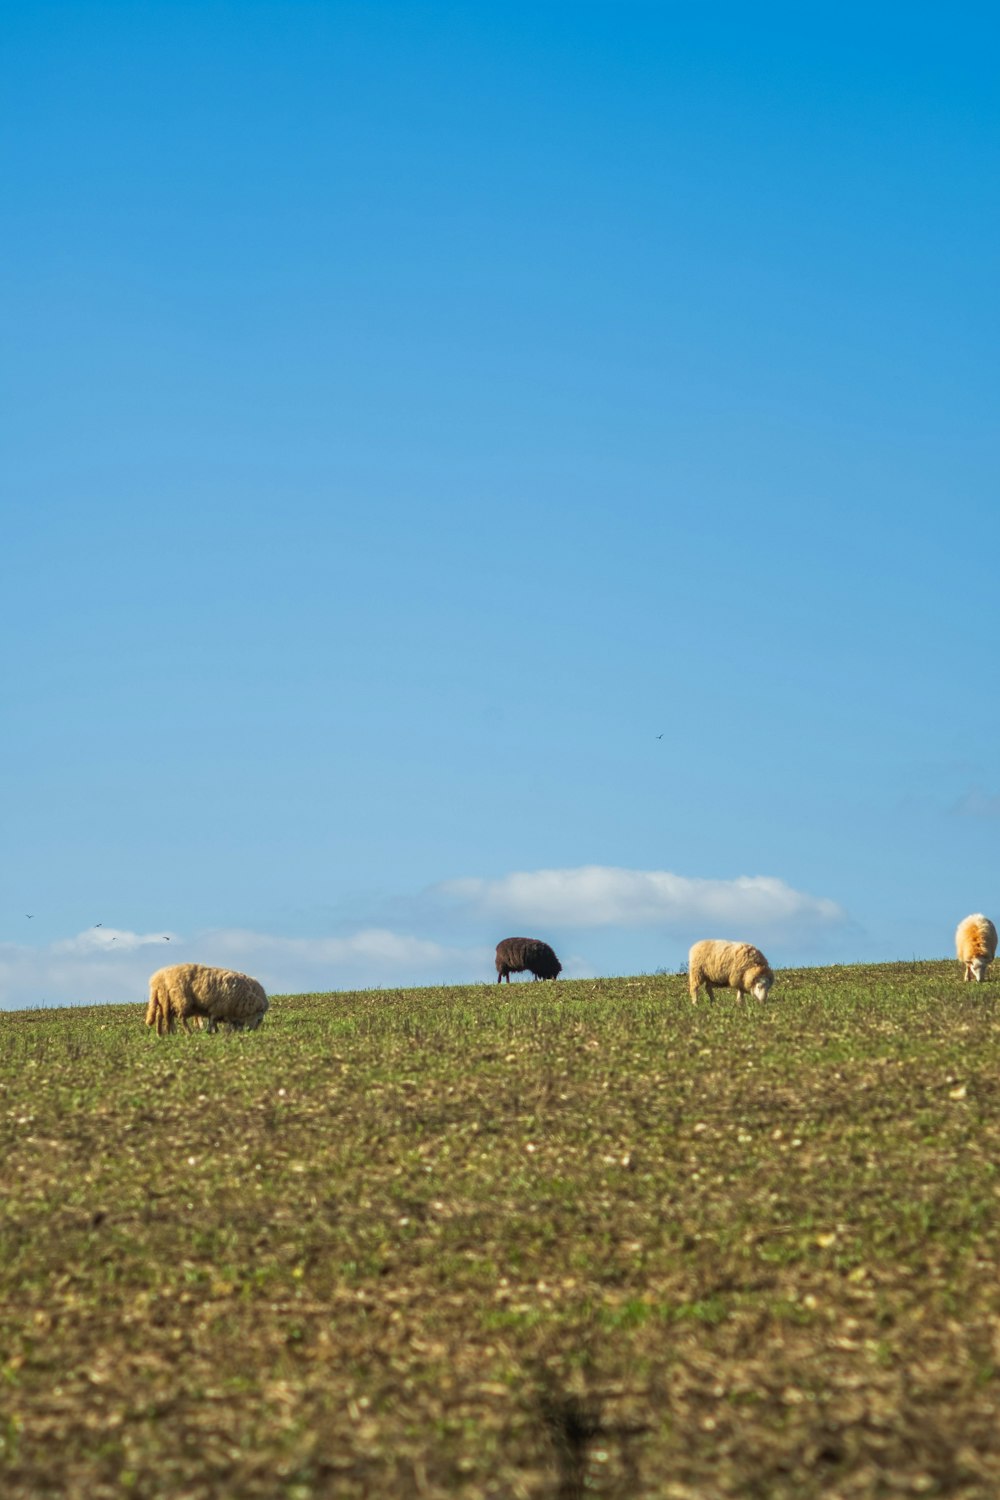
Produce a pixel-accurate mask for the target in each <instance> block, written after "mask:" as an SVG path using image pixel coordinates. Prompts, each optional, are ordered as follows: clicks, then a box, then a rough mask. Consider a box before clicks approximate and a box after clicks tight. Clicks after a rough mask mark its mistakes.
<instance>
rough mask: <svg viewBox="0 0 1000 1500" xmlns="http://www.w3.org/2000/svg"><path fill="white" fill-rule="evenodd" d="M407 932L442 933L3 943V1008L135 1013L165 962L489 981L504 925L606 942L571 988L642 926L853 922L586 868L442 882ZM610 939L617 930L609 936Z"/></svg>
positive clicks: (791, 901)
mask: <svg viewBox="0 0 1000 1500" xmlns="http://www.w3.org/2000/svg"><path fill="white" fill-rule="evenodd" d="M418 912H422V916H420V917H419V918H418V916H417V913H418ZM405 921H406V925H408V926H409V925H411V924H412V925H413V926H417V925H418V922H419V926H420V927H421V928H422V929H423V931H424V932H425V933H434V934H436V935H437V936H435V937H432V936H425V935H421V936H414V935H413V934H412V933H408V932H403V931H398V930H396V929H395V928H392V927H387V926H374V925H372V926H365V927H359V928H358V929H357V930H356V931H354V932H352V933H349V934H347V935H346V936H340V937H282V936H277V935H275V934H273V933H267V932H254V931H250V930H247V929H243V928H218V929H215V930H210V931H206V932H201V933H198V934H195V935H194V936H193V937H183V936H181V935H179V934H178V933H176V932H170V931H169V930H167V931H164V932H129V931H127V930H125V929H123V928H118V927H92V928H88V929H87V930H86V931H85V932H79V933H77V934H75V936H73V937H67V938H61V939H59V940H58V941H55V942H52V943H50V944H49V945H48V946H43V947H37V948H34V947H28V946H26V945H22V944H16V943H6V944H0V1008H3V1009H8V1010H9V1009H15V1008H19V1007H30V1006H36V1005H74V1004H97V1003H101V1002H114V1001H132V1002H135V1003H136V1004H137V1005H138V1004H140V1003H143V1002H144V1001H145V996H146V990H147V983H148V979H149V976H150V974H151V973H152V972H153V970H154V969H158V968H160V967H161V966H162V965H164V964H171V963H207V964H218V965H221V966H224V967H226V968H232V969H243V970H245V971H246V972H247V973H250V974H253V975H255V977H256V978H258V979H260V981H261V982H262V984H263V985H264V987H265V989H267V990H268V992H269V993H272V994H274V993H279V994H281V993H285V994H287V993H296V992H302V991H326V990H346V989H368V988H372V987H380V988H388V987H397V986H399V987H402V986H411V985H424V984H462V983H477V982H479V983H490V982H491V981H492V980H493V977H494V969H493V945H494V944H495V942H496V941H497V938H498V937H501V936H503V935H504V934H503V932H502V931H500V930H498V928H499V924H500V923H501V922H502V923H503V925H504V927H508V926H509V927H511V928H513V927H515V926H516V927H521V928H522V930H527V929H533V930H535V931H536V932H537V931H541V932H542V934H543V935H545V936H547V937H550V938H553V937H554V938H555V939H556V940H557V941H558V940H559V935H560V931H562V932H563V933H565V931H566V930H567V929H577V930H579V931H584V930H587V929H589V930H590V931H591V932H592V933H596V932H597V931H601V932H602V933H603V936H602V937H601V939H600V941H598V938H597V937H596V935H595V936H594V937H593V938H592V939H590V940H589V942H588V943H587V944H586V945H584V944H580V945H579V946H580V950H581V951H580V952H579V953H573V952H571V953H570V954H569V956H568V957H567V955H566V954H565V953H563V955H562V956H563V960H564V965H565V967H564V973H565V974H566V976H567V977H569V976H570V975H580V976H583V975H587V974H593V973H594V972H595V971H596V972H607V970H606V969H602V963H605V964H606V963H607V961H608V960H607V952H608V944H609V943H610V944H611V946H612V948H614V949H615V950H616V957H615V960H614V962H615V964H616V969H615V972H619V971H621V972H624V969H623V968H621V967H620V966H621V965H624V966H625V968H627V966H628V965H629V964H633V965H641V964H642V962H643V956H644V955H645V954H646V953H647V950H648V948H649V942H648V940H647V939H645V938H644V939H640V938H639V937H638V936H637V929H646V930H647V933H651V934H655V935H656V937H657V940H658V939H659V936H660V935H665V936H671V937H677V938H679V939H682V940H683V942H684V944H685V945H686V944H687V943H689V942H691V941H692V940H693V939H694V938H695V937H735V938H740V937H743V938H750V939H752V940H757V939H758V938H759V939H761V940H766V941H768V942H770V941H771V940H772V939H779V938H780V939H781V940H782V941H783V942H790V943H792V944H794V945H796V946H797V947H798V948H799V949H801V948H802V946H803V940H805V942H806V943H807V944H808V943H809V942H811V941H812V940H813V938H814V937H817V936H820V937H821V935H822V934H823V933H830V932H831V931H833V930H836V931H837V932H838V933H839V934H840V935H841V936H842V935H843V932H844V929H845V926H846V923H847V918H846V916H845V913H844V912H843V911H842V910H841V908H840V907H839V906H837V904H836V903H835V902H833V901H829V900H826V899H825V898H822V897H816V896H811V895H807V894H806V893H804V892H802V891H796V890H794V889H793V888H792V887H791V886H789V885H786V884H785V882H784V881H782V880H778V879H776V878H775V877H773V876H767V875H752V876H749V875H741V876H739V877H738V878H737V879H735V880H702V879H696V878H693V877H689V876H683V875H674V874H671V873H670V872H669V871H666V870H622V869H615V868H611V867H608V866H604V865H586V866H583V867H581V868H579V869H572V870H533V871H522V872H519V873H515V874H511V875H506V876H504V877H503V878H502V879H500V880H481V879H468V880H451V881H447V882H445V883H444V884H443V885H439V886H435V887H434V888H433V889H432V890H431V891H430V892H425V894H424V896H423V897H422V898H419V899H418V901H417V902H416V903H413V904H412V907H411V910H410V912H409V915H408V917H407V918H406V919H405ZM471 924H474V925H475V937H474V939H473V940H472V941H469V942H466V943H465V944H462V943H461V942H456V941H455V940H454V937H452V938H451V939H450V940H449V939H448V937H447V936H446V938H445V940H444V941H439V940H438V938H439V937H440V935H441V934H442V933H443V934H445V935H447V934H449V932H450V933H454V932H455V930H456V929H457V930H459V931H464V932H466V933H469V931H470V925H471ZM400 925H403V924H402V923H401V924H400ZM484 929H485V930H484ZM612 929H618V935H617V938H616V937H615V936H614V933H613V932H612ZM626 934H632V936H631V937H628V938H626ZM470 936H471V934H470ZM484 940H485V941H484ZM643 944H645V946H643ZM567 946H568V945H567ZM573 946H574V948H575V947H576V946H577V944H574V945H573ZM584 946H586V948H587V949H589V951H583V949H584ZM561 948H562V943H561V942H560V949H561ZM602 953H603V954H604V957H603V959H602V957H601V956H600V955H601V954H602ZM623 954H624V957H623V956H622V955H623ZM647 961H648V959H647ZM633 971H634V970H633Z"/></svg>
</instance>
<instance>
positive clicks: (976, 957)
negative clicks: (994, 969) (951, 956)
mask: <svg viewBox="0 0 1000 1500" xmlns="http://www.w3.org/2000/svg"><path fill="white" fill-rule="evenodd" d="M955 952H956V953H957V954H958V961H959V963H960V964H964V965H965V972H964V973H963V975H962V978H963V979H974V980H975V981H976V983H977V984H979V983H980V982H981V981H982V980H983V979H985V977H986V970H987V968H988V967H989V965H990V964H991V963H992V962H993V960H994V958H995V957H996V952H997V930H996V928H995V927H994V926H993V923H992V922H991V921H990V919H989V917H984V916H983V914H982V912H981V911H977V912H975V913H973V915H972V916H971V917H965V918H963V920H962V921H961V922H959V924H958V927H957V928H956V929H955Z"/></svg>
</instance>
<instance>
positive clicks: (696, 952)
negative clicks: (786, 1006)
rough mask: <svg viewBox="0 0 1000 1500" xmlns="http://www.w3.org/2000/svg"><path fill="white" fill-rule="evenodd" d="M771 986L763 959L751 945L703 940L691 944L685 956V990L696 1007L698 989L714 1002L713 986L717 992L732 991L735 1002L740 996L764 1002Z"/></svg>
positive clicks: (769, 976) (769, 971)
mask: <svg viewBox="0 0 1000 1500" xmlns="http://www.w3.org/2000/svg"><path fill="white" fill-rule="evenodd" d="M773 983H774V974H773V973H772V972H771V969H770V967H769V965H768V962H767V959H766V958H765V957H764V955H763V953H761V951H760V949H759V948H755V947H754V946H753V944H752V943H726V942H722V941H721V940H720V939H718V938H706V939H705V940H704V941H703V942H700V943H695V944H694V946H693V948H692V949H691V952H690V953H689V954H688V988H689V989H690V991H691V999H692V1000H694V1001H695V1002H696V1003H697V1000H698V990H699V988H700V986H701V985H704V986H705V989H706V990H707V991H708V998H709V999H710V1000H714V999H715V996H714V994H713V993H712V987H713V985H718V986H719V988H720V989H732V990H735V991H736V998H737V1000H742V999H743V996H744V995H747V994H750V995H753V996H754V998H755V999H756V1000H766V999H767V994H768V991H769V990H770V988H771V986H772V984H773Z"/></svg>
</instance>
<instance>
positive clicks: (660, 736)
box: [656, 730, 666, 740]
mask: <svg viewBox="0 0 1000 1500" xmlns="http://www.w3.org/2000/svg"><path fill="white" fill-rule="evenodd" d="M663 734H666V730H664V731H663ZM656 738H657V739H658V740H662V738H663V735H662V734H658V735H657V736H656Z"/></svg>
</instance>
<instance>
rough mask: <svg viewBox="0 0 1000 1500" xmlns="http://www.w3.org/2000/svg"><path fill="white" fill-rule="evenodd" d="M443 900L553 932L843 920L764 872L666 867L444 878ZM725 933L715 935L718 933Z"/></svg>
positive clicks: (828, 904) (836, 910) (831, 906)
mask: <svg viewBox="0 0 1000 1500" xmlns="http://www.w3.org/2000/svg"><path fill="white" fill-rule="evenodd" d="M435 889H436V891H437V892H439V893H440V894H441V895H443V896H444V897H446V898H448V899H450V900H452V901H455V902H457V903H459V904H461V905H467V906H469V907H471V908H473V909H474V910H475V911H477V912H479V913H481V914H482V915H484V916H489V917H496V918H501V917H502V918H503V919H504V920H507V921H510V922H518V923H527V924H529V925H530V924H534V925H535V926H543V925H551V926H554V927H650V926H658V927H664V928H668V929H670V928H685V929H686V928H688V927H690V926H692V925H696V926H698V927H703V926H705V925H706V924H707V925H708V926H714V927H719V928H720V929H721V928H723V927H735V928H747V929H750V928H754V929H757V928H766V929H768V930H770V931H774V930H775V929H777V928H780V927H787V926H791V925H793V924H802V923H808V924H810V925H823V926H827V925H830V924H833V923H840V922H844V921H845V920H846V914H845V913H844V911H843V910H842V909H841V908H840V907H839V906H838V905H837V903H836V902H835V901H830V900H827V899H826V898H825V897H817V896H810V895H807V894H806V893H805V892H803V891H796V890H794V889H793V888H792V887H791V886H789V885H786V884H785V882H784V881H783V880H778V879H777V878H776V877H774V876H771V875H740V876H738V877H737V878H736V879H735V880H703V879H698V878H695V877H692V876H685V875H674V874H671V873H670V871H668V870H622V869H616V868H614V867H612V866H607V865H583V866H581V867H580V868H578V869H573V870H530V871H521V872H519V873H516V874H512V875H505V876H503V878H502V879H500V880H478V879H469V880H449V881H446V882H445V883H444V884H442V885H440V886H437V887H435ZM718 935H720V936H724V935H725V934H724V933H722V932H721V930H720V933H719V934H718Z"/></svg>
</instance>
